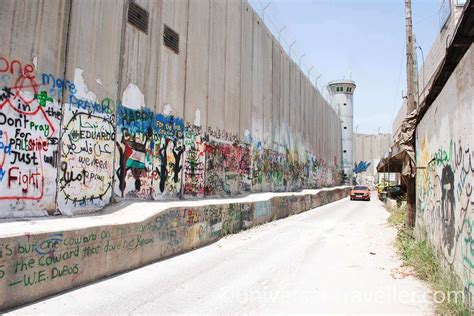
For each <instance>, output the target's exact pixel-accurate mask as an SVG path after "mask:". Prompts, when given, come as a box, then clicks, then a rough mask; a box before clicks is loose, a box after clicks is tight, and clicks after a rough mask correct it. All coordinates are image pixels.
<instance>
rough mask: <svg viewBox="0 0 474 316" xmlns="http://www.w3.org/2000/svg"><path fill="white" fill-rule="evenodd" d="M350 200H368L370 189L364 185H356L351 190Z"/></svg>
mask: <svg viewBox="0 0 474 316" xmlns="http://www.w3.org/2000/svg"><path fill="white" fill-rule="evenodd" d="M351 200H363V201H370V190H369V187H368V186H366V185H356V186H355V187H353V188H352V191H351Z"/></svg>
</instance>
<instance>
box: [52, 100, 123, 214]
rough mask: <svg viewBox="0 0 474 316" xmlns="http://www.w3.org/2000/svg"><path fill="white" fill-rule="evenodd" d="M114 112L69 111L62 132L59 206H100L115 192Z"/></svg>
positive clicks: (62, 209) (67, 209)
mask: <svg viewBox="0 0 474 316" xmlns="http://www.w3.org/2000/svg"><path fill="white" fill-rule="evenodd" d="M114 130H115V118H114V115H109V114H106V113H93V112H84V110H80V109H76V110H74V111H66V112H65V115H64V123H63V128H62V131H63V134H62V136H61V161H60V165H59V194H58V207H59V209H60V210H61V211H62V212H63V213H68V212H70V211H71V209H74V208H84V209H90V208H92V209H100V208H101V207H103V206H105V205H106V204H108V203H109V200H110V197H111V194H112V177H113V153H114V151H113V150H114V140H115V131H114Z"/></svg>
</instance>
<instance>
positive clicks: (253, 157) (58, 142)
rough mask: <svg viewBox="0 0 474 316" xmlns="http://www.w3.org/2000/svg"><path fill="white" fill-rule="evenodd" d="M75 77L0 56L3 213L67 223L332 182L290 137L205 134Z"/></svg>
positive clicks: (333, 173) (331, 167) (328, 168)
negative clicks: (147, 205)
mask: <svg viewBox="0 0 474 316" xmlns="http://www.w3.org/2000/svg"><path fill="white" fill-rule="evenodd" d="M82 73H83V72H82V70H81V69H79V68H76V71H75V79H74V81H72V80H69V79H67V78H63V77H62V76H57V75H55V74H52V73H38V74H37V73H36V72H35V66H33V65H32V64H25V63H22V62H21V61H18V60H9V59H7V58H4V57H0V189H1V191H0V205H1V206H3V207H4V209H8V210H14V211H16V210H36V211H38V213H41V214H43V215H44V214H45V211H47V212H48V213H49V214H53V213H55V212H56V211H58V210H59V211H60V212H61V213H62V214H72V213H78V212H81V211H87V212H90V211H94V210H98V209H100V208H102V207H104V206H106V205H107V204H108V203H110V201H111V200H112V199H111V198H112V196H116V197H119V198H134V199H135V198H137V199H153V200H159V199H164V198H172V197H182V196H184V197H203V196H233V195H236V194H239V193H242V192H252V191H256V192H260V191H270V190H273V191H285V190H288V191H296V190H300V189H303V188H320V187H325V186H331V185H334V184H336V182H337V179H338V173H339V172H338V167H337V166H336V161H335V162H334V163H332V162H329V163H328V162H325V161H323V160H322V159H319V158H317V157H316V156H315V155H313V154H312V153H310V152H308V151H306V150H305V149H304V148H305V146H304V145H303V144H301V142H300V141H299V140H297V141H294V140H293V138H292V137H290V140H292V142H293V143H294V144H293V145H291V146H289V145H288V144H287V142H286V143H284V144H279V143H275V142H268V141H267V143H268V144H267V145H268V146H264V145H263V143H262V140H260V139H258V138H255V137H252V135H250V133H247V134H246V137H245V139H244V140H243V141H241V140H240V139H239V137H238V135H237V134H234V133H229V132H228V131H225V130H220V129H215V128H213V127H212V126H207V127H206V128H205V129H203V128H202V127H200V126H196V125H194V124H190V123H187V124H186V126H185V124H184V121H183V119H182V118H179V117H177V116H174V115H172V114H171V113H167V114H164V113H155V112H154V111H153V110H151V109H150V108H148V107H145V106H142V107H140V108H129V107H127V105H126V104H122V103H121V101H120V100H116V101H113V100H112V98H108V97H105V98H103V99H102V100H98V99H97V97H96V94H95V93H94V92H92V91H90V90H88V89H86V88H87V87H85V83H84V80H83V78H82V77H81V76H82ZM76 77H77V78H79V79H80V80H76V79H77V78H76ZM76 81H77V82H76ZM290 136H291V135H290ZM306 145H307V144H306ZM2 215H3V216H4V213H3V214H2ZM8 216H10V215H8Z"/></svg>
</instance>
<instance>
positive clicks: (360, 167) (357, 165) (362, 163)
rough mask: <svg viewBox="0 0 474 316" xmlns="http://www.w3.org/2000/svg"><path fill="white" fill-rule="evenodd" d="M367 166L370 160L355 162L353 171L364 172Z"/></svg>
mask: <svg viewBox="0 0 474 316" xmlns="http://www.w3.org/2000/svg"><path fill="white" fill-rule="evenodd" d="M369 166H370V162H367V161H360V162H359V163H356V162H355V163H354V169H353V171H354V173H362V172H366V171H367V169H368V168H369Z"/></svg>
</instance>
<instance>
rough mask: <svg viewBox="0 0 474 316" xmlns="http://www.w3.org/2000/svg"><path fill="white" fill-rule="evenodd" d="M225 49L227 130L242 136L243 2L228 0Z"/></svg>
mask: <svg viewBox="0 0 474 316" xmlns="http://www.w3.org/2000/svg"><path fill="white" fill-rule="evenodd" d="M226 22H227V23H226V38H225V41H226V48H225V53H226V57H225V63H226V64H225V89H224V90H225V111H224V112H225V129H226V130H227V131H228V132H230V133H232V134H233V135H237V137H239V134H240V130H239V129H240V112H241V81H242V77H241V54H242V50H241V47H242V2H241V1H233V0H227V21H226Z"/></svg>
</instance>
